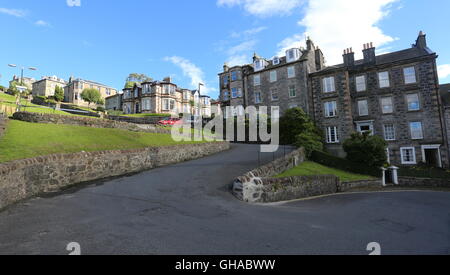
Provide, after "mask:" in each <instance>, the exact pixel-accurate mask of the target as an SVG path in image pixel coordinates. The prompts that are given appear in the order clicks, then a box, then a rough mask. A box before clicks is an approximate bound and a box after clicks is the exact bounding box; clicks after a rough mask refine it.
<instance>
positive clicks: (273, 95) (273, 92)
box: [270, 89, 278, 101]
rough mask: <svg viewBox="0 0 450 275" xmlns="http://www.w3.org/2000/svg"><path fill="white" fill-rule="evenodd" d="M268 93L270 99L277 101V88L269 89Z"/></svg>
mask: <svg viewBox="0 0 450 275" xmlns="http://www.w3.org/2000/svg"><path fill="white" fill-rule="evenodd" d="M270 95H271V97H272V101H277V100H278V90H277V89H272V90H271V91H270Z"/></svg>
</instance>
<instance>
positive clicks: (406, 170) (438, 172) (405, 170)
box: [398, 167, 450, 180]
mask: <svg viewBox="0 0 450 275" xmlns="http://www.w3.org/2000/svg"><path fill="white" fill-rule="evenodd" d="M398 175H399V177H413V178H430V179H447V180H448V179H450V171H448V170H445V169H441V168H433V167H402V168H400V170H399V172H398Z"/></svg>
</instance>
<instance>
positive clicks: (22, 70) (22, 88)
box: [8, 64, 37, 112]
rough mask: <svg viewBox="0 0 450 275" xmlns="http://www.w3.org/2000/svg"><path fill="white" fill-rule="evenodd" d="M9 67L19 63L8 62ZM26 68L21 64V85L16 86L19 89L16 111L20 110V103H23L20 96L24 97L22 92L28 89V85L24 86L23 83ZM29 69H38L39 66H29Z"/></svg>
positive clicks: (15, 66)
mask: <svg viewBox="0 0 450 275" xmlns="http://www.w3.org/2000/svg"><path fill="white" fill-rule="evenodd" d="M8 67H10V68H17V65H16V64H8ZM24 70H25V67H24V66H21V73H20V86H16V88H17V90H18V91H19V94H18V95H17V96H16V105H17V109H16V111H17V112H19V111H20V105H21V104H20V98H21V97H22V93H23V92H25V91H26V90H27V89H28V87H26V86H24V83H23V72H24ZM28 70H30V71H37V68H35V67H28ZM27 103H28V102H27ZM27 105H28V104H27Z"/></svg>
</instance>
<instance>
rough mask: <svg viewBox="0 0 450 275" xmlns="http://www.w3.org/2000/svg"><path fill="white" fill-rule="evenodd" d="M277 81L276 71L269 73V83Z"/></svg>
mask: <svg viewBox="0 0 450 275" xmlns="http://www.w3.org/2000/svg"><path fill="white" fill-rule="evenodd" d="M276 81H277V71H275V70H274V71H271V72H270V82H272V83H273V82H276Z"/></svg>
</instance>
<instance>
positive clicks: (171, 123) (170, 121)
mask: <svg viewBox="0 0 450 275" xmlns="http://www.w3.org/2000/svg"><path fill="white" fill-rule="evenodd" d="M179 123H181V119H179V118H166V119H164V120H161V121H159V122H158V124H159V125H162V126H174V125H175V124H179Z"/></svg>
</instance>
